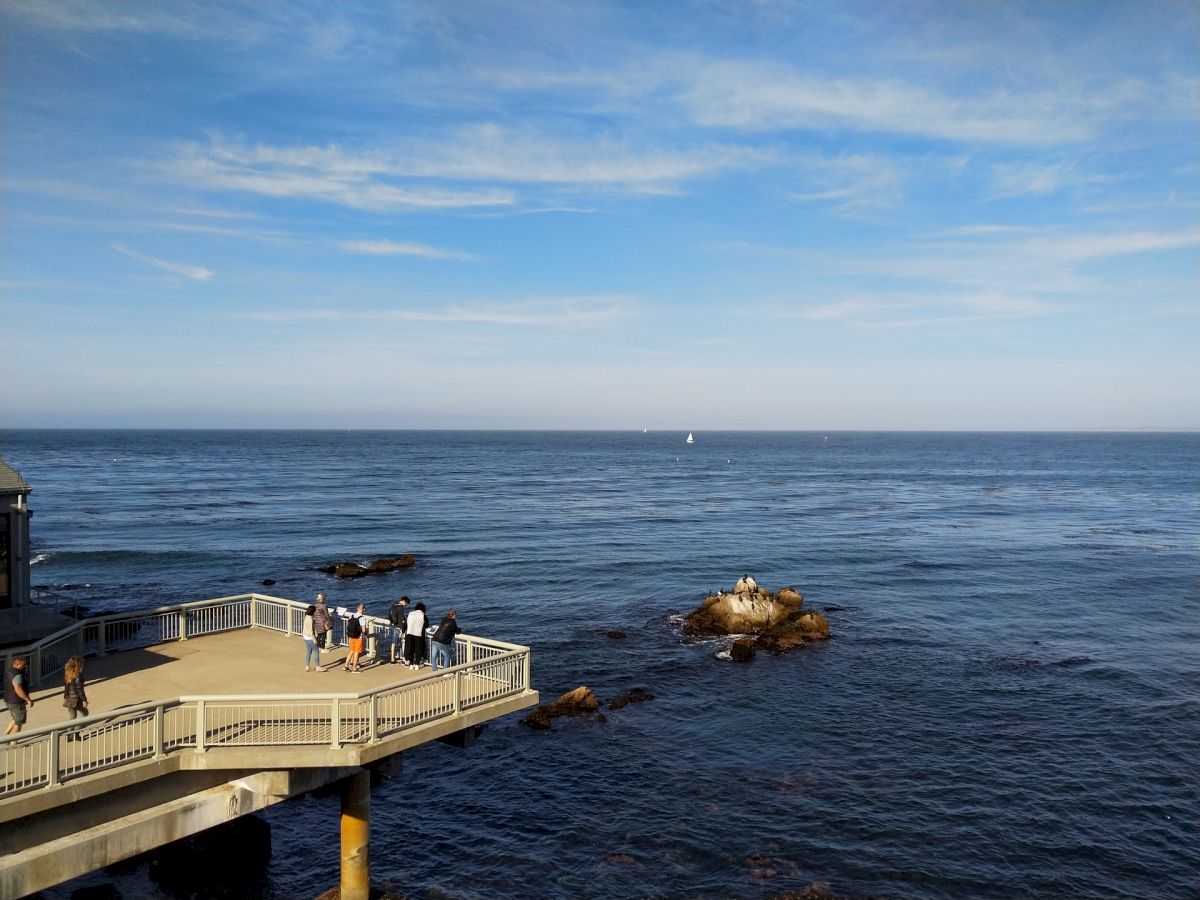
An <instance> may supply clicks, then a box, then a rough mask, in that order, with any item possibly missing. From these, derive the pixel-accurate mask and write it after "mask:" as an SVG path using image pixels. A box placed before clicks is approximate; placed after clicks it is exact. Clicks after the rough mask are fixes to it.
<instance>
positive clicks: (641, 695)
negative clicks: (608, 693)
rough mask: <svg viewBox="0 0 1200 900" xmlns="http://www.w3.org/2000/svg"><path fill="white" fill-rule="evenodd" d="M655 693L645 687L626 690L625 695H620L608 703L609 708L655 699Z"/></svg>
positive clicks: (618, 707)
mask: <svg viewBox="0 0 1200 900" xmlns="http://www.w3.org/2000/svg"><path fill="white" fill-rule="evenodd" d="M653 699H654V695H653V694H652V693H650V692H649V691H648V690H646V689H645V688H632V689H630V690H628V691H626V692H625V696H623V697H618V698H617V699H616V700H614V701H613V702H612V703H610V704H608V708H609V709H621V708H623V707H626V706H628V705H629V704H630V703H643V702H645V701H646V700H653Z"/></svg>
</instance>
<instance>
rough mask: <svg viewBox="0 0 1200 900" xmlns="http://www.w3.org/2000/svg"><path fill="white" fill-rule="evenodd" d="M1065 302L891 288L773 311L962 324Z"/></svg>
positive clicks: (870, 324) (868, 323)
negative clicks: (874, 292) (829, 301)
mask: <svg viewBox="0 0 1200 900" xmlns="http://www.w3.org/2000/svg"><path fill="white" fill-rule="evenodd" d="M1065 309H1067V307H1066V306H1064V305H1062V304H1060V303H1051V302H1047V301H1046V300H1043V299H1040V298H1038V297H1034V296H1028V295H1020V294H1004V293H999V292H985V293H979V294H944V295H939V294H936V293H928V294H920V293H893V294H871V295H859V296H855V297H851V298H848V299H845V300H839V301H836V302H833V303H827V304H817V305H813V306H805V307H801V308H799V309H795V310H785V311H778V312H776V313H775V315H776V316H777V317H779V318H795V319H804V320H808V321H812V322H836V323H841V324H847V325H854V326H856V327H861V328H912V327H916V326H933V325H937V326H948V325H966V324H973V323H977V322H985V321H992V320H1002V319H1024V318H1030V317H1036V316H1047V315H1052V314H1055V313H1060V312H1063V311H1064V310H1065Z"/></svg>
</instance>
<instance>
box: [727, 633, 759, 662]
mask: <svg viewBox="0 0 1200 900" xmlns="http://www.w3.org/2000/svg"><path fill="white" fill-rule="evenodd" d="M729 658H730V659H732V660H733V661H734V662H749V661H750V660H752V659H753V658H754V641H753V640H751V639H750V638H738V639H737V640H736V641H734V642H733V643H732V644H730V645H729Z"/></svg>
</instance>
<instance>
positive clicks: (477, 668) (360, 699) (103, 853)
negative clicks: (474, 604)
mask: <svg viewBox="0 0 1200 900" xmlns="http://www.w3.org/2000/svg"><path fill="white" fill-rule="evenodd" d="M306 607H307V604H306V603H300V602H297V601H292V600H286V599H282V598H278V597H269V596H264V595H261V594H244V595H239V596H236V597H224V598H219V599H216V600H206V601H201V602H198V603H188V604H181V605H178V606H170V607H162V608H158V609H154V610H145V611H141V612H135V613H124V614H119V615H111V616H104V617H99V618H94V619H85V620H83V621H80V622H78V623H73V624H72V625H71V626H69V627H67V628H64V629H63V630H62V631H60V632H57V633H56V634H54V635H51V636H49V637H47V638H45V639H44V640H42V641H39V642H38V643H36V644H33V645H30V646H29V647H25V648H19V649H16V650H14V649H8V650H5V651H3V657H4V658H3V663H4V664H5V665H7V664H8V663H9V661H10V660H11V658H14V657H18V656H20V657H24V658H26V659H27V660H28V662H29V673H30V681H31V683H32V690H31V691H30V695H31V696H32V698H33V699H34V701H35V704H34V706H33V708H32V709H31V710H29V720H28V723H27V725H26V727H25V730H24V731H22V732H21V733H20V734H16V735H11V736H9V737H5V738H0V826H3V827H0V896H4V897H20V896H23V895H25V894H29V893H33V892H35V891H38V890H41V889H43V888H46V887H50V886H53V885H55V884H59V883H61V882H63V881H66V880H68V879H70V878H74V877H77V876H78V875H82V874H85V873H86V872H89V871H93V870H95V869H97V868H100V867H103V866H106V865H110V864H112V863H114V862H117V861H119V860H121V859H126V858H128V857H130V856H134V855H136V854H138V853H142V852H145V851H146V850H150V849H153V848H155V847H158V846H161V845H162V844H165V843H168V842H170V841H173V840H176V839H178V838H181V837H185V836H188V835H191V834H195V833H197V832H199V831H202V830H204V829H206V828H210V827H212V826H213V825H216V824H220V823H221V822H224V821H227V820H229V819H233V818H237V817H238V816H241V815H245V814H246V813H250V812H254V811H256V810H258V809H262V808H265V807H267V806H270V805H272V804H274V803H278V802H281V801H283V800H286V799H288V798H290V797H293V796H297V795H300V794H303V793H306V792H308V791H310V790H313V789H315V788H319V787H322V786H324V785H327V784H331V783H333V782H342V783H343V846H342V891H343V897H347V898H349V897H353V896H360V895H361V896H365V893H364V892H365V891H367V890H369V874H368V870H367V862H366V861H367V822H368V815H367V812H366V810H367V809H368V808H369V784H370V777H369V776H370V773H369V772H368V771H367V768H364V767H369V768H372V769H377V770H381V771H384V772H385V773H387V774H395V773H396V772H397V771H398V768H399V767H398V762H399V759H400V756H399V754H401V753H402V752H403V751H404V750H406V749H408V748H410V747H414V746H417V745H419V744H423V743H426V742H428V741H431V740H436V739H446V738H451V737H453V736H456V735H457V736H459V737H460V738H462V737H468V738H469V736H470V735H472V734H473V730H474V727H475V726H478V725H480V724H482V723H484V722H487V721H489V720H492V719H495V718H499V717H501V716H504V715H508V714H510V713H513V712H516V711H518V710H521V709H525V708H527V707H529V706H532V705H534V704H536V703H537V702H538V694H537V692H536V691H534V690H532V688H531V686H530V651H529V648H527V647H521V646H518V645H515V644H508V643H504V642H502V641H496V640H491V639H487V638H482V637H477V636H473V635H466V634H460V635H458V637H457V639H456V641H455V654H454V661H455V665H454V666H452V667H451V668H449V669H446V670H444V671H439V672H436V673H431V672H430V670H429V668H428V666H426V667H423V668H422V669H421V670H420V671H416V672H414V671H411V670H409V669H407V668H405V667H403V666H400V665H390V664H388V663H386V662H382V661H381V659H385V658H386V653H387V651H386V648H385V646H384V638H385V637H386V635H387V632H388V629H389V628H390V626H389V625H388V623H387V622H386V621H385V620H383V619H378V618H372V619H371V626H370V639H369V641H368V647H369V648H376V647H377V648H378V649H379V651H380V652H379V653H378V655H375V656H373V655H369V653H364V654H363V661H364V666H365V668H364V670H363V671H362V672H361V673H360V674H352V673H350V672H346V671H345V670H344V669H343V668H342V660H343V659H344V658H345V656H346V653H347V650H346V647H345V646H344V644H345V641H344V637H343V631H342V629H343V620H341V619H339V618H337V617H335V629H334V631H333V633H332V635H331V637H332V638H333V648H332V649H331V650H327V651H325V652H324V653H322V654H321V669H322V670H321V671H316V672H306V671H305V667H304V643H303V641H302V639H301V638H300V637H299V632H300V630H301V626H302V624H303V616H304V610H305V609H306ZM72 655H79V656H81V657H84V681H85V683H86V685H87V695H88V699H89V702H90V711H91V715H89V716H88V717H87V718H84V719H76V720H74V721H71V720H68V719H67V717H66V710H65V709H63V706H62V669H63V665H64V664H65V663H66V660H67V659H68V658H69V657H70V656H72ZM426 657H427V658H428V653H427V654H426ZM356 822H357V823H359V824H358V825H355V823H356ZM348 828H349V836H348V832H347V829H348ZM348 841H349V844H348ZM67 850H69V851H70V852H64V851H67ZM348 864H349V869H348V868H347V866H348ZM356 884H358V887H356Z"/></svg>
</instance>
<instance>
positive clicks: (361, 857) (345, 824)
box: [341, 769, 371, 900]
mask: <svg viewBox="0 0 1200 900" xmlns="http://www.w3.org/2000/svg"><path fill="white" fill-rule="evenodd" d="M341 797H342V884H341V900H369V898H370V895H371V867H370V839H371V773H370V772H369V771H368V770H366V769H359V770H358V771H357V772H356V773H355V774H353V775H351V776H350V777H349V778H347V779H346V780H345V781H343V782H342V789H341Z"/></svg>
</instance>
